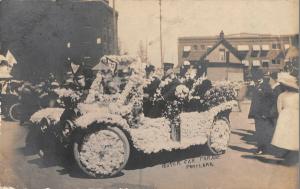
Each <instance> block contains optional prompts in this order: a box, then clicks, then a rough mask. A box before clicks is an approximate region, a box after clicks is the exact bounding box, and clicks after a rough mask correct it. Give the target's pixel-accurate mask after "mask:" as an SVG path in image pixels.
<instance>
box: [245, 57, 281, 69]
mask: <svg viewBox="0 0 300 189" xmlns="http://www.w3.org/2000/svg"><path fill="white" fill-rule="evenodd" d="M270 62H271V63H272V64H280V59H273V60H271V61H270V60H261V61H260V60H252V66H262V67H269V64H270ZM242 64H244V66H249V65H250V61H249V60H243V61H242Z"/></svg>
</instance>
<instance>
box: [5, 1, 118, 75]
mask: <svg viewBox="0 0 300 189" xmlns="http://www.w3.org/2000/svg"><path fill="white" fill-rule="evenodd" d="M0 9H1V17H0V43H1V51H4V52H3V54H6V52H5V51H7V49H9V50H10V51H11V52H12V53H13V54H14V56H15V57H16V59H17V62H18V64H17V65H15V67H14V69H13V73H12V74H13V75H14V77H15V78H18V79H25V80H27V79H28V80H35V79H37V78H44V77H47V75H48V74H49V72H52V73H54V74H55V76H56V77H57V78H62V77H63V76H64V75H65V73H66V69H68V62H73V63H75V64H81V63H83V62H84V64H85V65H86V66H88V67H93V66H94V65H95V64H97V63H98V62H99V59H100V57H102V56H103V55H107V54H114V52H115V51H116V49H115V48H116V47H115V46H116V45H114V44H116V40H117V38H115V37H114V33H117V32H116V31H117V27H116V26H117V24H115V26H114V22H113V21H114V19H113V13H114V12H113V9H112V7H110V6H109V4H108V2H107V1H104V0H89V1H86V0H66V1H62V0H56V1H53V0H43V1H36V0H2V1H0ZM116 16H117V14H116ZM116 20H117V19H116Z"/></svg>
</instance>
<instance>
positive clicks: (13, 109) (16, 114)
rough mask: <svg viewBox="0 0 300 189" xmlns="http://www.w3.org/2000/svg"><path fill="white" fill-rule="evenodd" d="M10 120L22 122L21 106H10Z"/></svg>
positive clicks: (18, 104)
mask: <svg viewBox="0 0 300 189" xmlns="http://www.w3.org/2000/svg"><path fill="white" fill-rule="evenodd" d="M8 116H9V119H11V120H12V121H20V119H21V104H20V103H16V104H13V105H12V106H10V108H9V110H8Z"/></svg>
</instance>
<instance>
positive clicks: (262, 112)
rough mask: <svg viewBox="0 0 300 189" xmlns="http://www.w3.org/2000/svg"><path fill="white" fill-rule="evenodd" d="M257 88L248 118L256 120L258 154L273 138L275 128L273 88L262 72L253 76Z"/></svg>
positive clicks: (264, 149) (254, 91)
mask: <svg viewBox="0 0 300 189" xmlns="http://www.w3.org/2000/svg"><path fill="white" fill-rule="evenodd" d="M253 80H254V82H255V88H254V90H253V96H252V101H251V106H250V111H249V115H248V118H249V119H254V121H255V136H256V140H257V150H256V152H255V153H256V154H263V153H264V152H265V151H266V148H267V146H268V145H269V144H270V141H271V139H272V132H270V131H271V130H272V129H273V124H272V119H271V115H270V109H271V107H272V104H273V101H272V89H271V86H270V84H269V83H268V81H267V80H266V79H265V78H263V73H262V72H259V71H258V72H256V74H255V75H254V76H253Z"/></svg>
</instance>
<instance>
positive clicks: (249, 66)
mask: <svg viewBox="0 0 300 189" xmlns="http://www.w3.org/2000/svg"><path fill="white" fill-rule="evenodd" d="M221 41H222V42H221ZM297 45H298V35H280V36H278V35H269V34H248V33H241V34H232V35H224V33H223V31H222V32H221V33H220V35H218V36H203V37H180V38H179V39H178V66H179V67H180V66H182V65H183V64H184V62H186V61H188V62H190V63H191V65H194V66H197V67H198V68H201V69H204V68H205V69H206V68H208V70H207V74H208V77H212V78H214V79H220V80H222V79H224V78H225V79H226V78H227V79H231V80H240V78H241V77H243V78H244V79H249V78H251V71H252V70H256V69H263V70H264V71H265V72H267V71H279V70H282V69H283V67H284V65H285V56H286V54H287V53H288V51H289V49H290V47H292V46H297ZM216 47H218V48H216ZM212 49H214V51H213V52H212ZM212 54H214V55H212ZM227 56H228V57H227ZM233 58H235V60H233ZM216 59H218V60H217V61H216ZM221 60H222V61H223V63H224V62H227V64H220V61H221ZM218 61H219V63H217V62H218ZM232 61H233V62H232ZM238 61H239V62H238ZM207 63H208V64H207ZM209 63H212V64H209ZM225 65H228V66H225ZM233 65H234V67H235V68H234V69H233V68H231V67H233ZM224 66H225V67H226V69H225V68H224ZM209 67H214V68H213V69H212V68H210V69H209ZM237 67H238V68H237ZM224 70H227V71H226V72H225V71H224ZM238 70H239V71H238ZM212 74H213V75H217V74H219V76H218V77H217V76H212ZM216 77H217V78H216Z"/></svg>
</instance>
